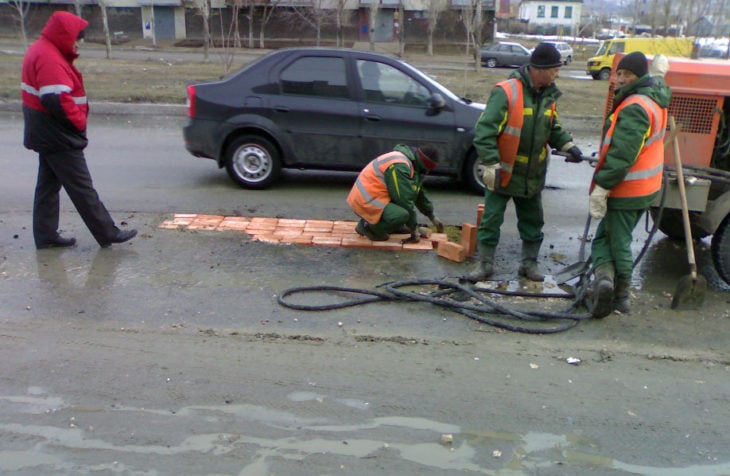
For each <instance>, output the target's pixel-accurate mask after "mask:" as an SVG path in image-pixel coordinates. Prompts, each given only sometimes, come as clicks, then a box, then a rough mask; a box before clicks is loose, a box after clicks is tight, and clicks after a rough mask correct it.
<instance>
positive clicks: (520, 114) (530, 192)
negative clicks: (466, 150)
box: [466, 43, 583, 281]
mask: <svg viewBox="0 0 730 476" xmlns="http://www.w3.org/2000/svg"><path fill="white" fill-rule="evenodd" d="M561 65H562V61H561V59H560V53H559V52H558V50H557V49H556V48H555V47H554V46H553V45H550V44H547V43H540V44H539V45H537V47H536V48H535V50H534V51H533V53H532V56H531V57H530V63H529V64H528V65H525V66H522V67H520V68H519V69H518V70H517V71H515V72H513V73H512V74H511V75H510V76H509V79H507V80H506V81H502V82H500V83H497V85H496V87H494V88H493V89H492V92H491V94H490V96H489V100H488V101H487V107H486V108H485V109H484V112H483V113H482V115H481V116H480V118H479V120H478V121H477V123H476V131H475V137H474V147H475V148H476V150H477V153H478V154H479V159H480V161H481V164H482V165H483V172H482V181H483V182H484V185H485V187H486V190H485V192H484V214H483V215H482V219H481V223H480V225H479V229H478V231H477V248H478V250H479V263H478V266H477V269H476V270H475V271H474V272H472V273H471V274H469V275H468V276H466V279H468V280H470V281H483V280H485V279H487V278H488V277H489V276H491V275H492V274H494V254H495V251H496V248H497V244H498V243H499V236H500V227H501V226H502V223H503V221H504V212H505V209H506V207H507V202H509V200H510V199H512V200H513V201H514V203H515V210H516V212H517V229H518V231H519V234H520V238H521V239H522V260H521V263H520V268H519V275H520V276H523V277H525V278H527V279H529V280H532V281H542V280H543V278H544V276H543V275H542V273H540V271H539V269H538V264H537V257H538V253H539V251H540V245H541V244H542V240H543V232H542V227H543V225H544V221H543V207H542V189H543V188H544V187H545V176H546V174H547V166H548V161H547V158H548V150H549V149H548V145H550V146H554V147H555V148H557V149H560V150H561V151H563V152H567V154H568V157H567V158H566V161H568V162H581V160H582V155H583V154H582V152H581V151H580V149H579V148H578V147H577V146H576V145H575V144H573V142H572V141H573V138H572V137H571V135H570V134H569V133H568V132H566V131H565V130H563V127H562V126H561V125H560V122H559V121H558V114H557V111H556V106H555V102H556V101H557V99H558V97H560V94H561V93H560V91H559V90H558V88H557V87H556V86H555V79H556V78H557V77H558V76H559V72H560V66H561Z"/></svg>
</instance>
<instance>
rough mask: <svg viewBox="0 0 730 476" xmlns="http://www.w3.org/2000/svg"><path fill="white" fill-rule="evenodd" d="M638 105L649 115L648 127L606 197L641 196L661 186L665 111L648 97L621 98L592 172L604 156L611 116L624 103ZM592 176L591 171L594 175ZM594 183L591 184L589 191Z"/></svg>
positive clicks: (609, 138) (614, 124) (608, 140)
mask: <svg viewBox="0 0 730 476" xmlns="http://www.w3.org/2000/svg"><path fill="white" fill-rule="evenodd" d="M632 104H638V105H639V106H641V107H642V108H643V109H644V111H645V112H646V115H647V116H648V117H649V128H648V129H647V130H646V132H645V133H644V143H643V145H642V147H641V150H640V151H639V154H638V156H637V157H636V160H635V161H634V163H633V165H632V166H631V167H630V168H629V172H628V173H627V174H626V177H624V179H623V181H622V182H621V183H619V184H618V185H616V186H615V187H614V188H612V189H611V192H610V193H609V196H610V197H627V198H630V197H644V196H647V195H651V194H652V193H655V192H657V191H658V190H659V189H661V187H662V172H663V170H664V133H665V131H666V128H667V110H666V109H664V108H662V107H660V106H659V105H658V104H657V103H656V102H654V101H653V100H652V99H651V98H649V97H648V96H645V95H643V94H635V95H632V96H629V97H628V98H627V99H626V100H624V101H623V102H622V103H621V104H620V105H619V106H618V107H617V108H616V110H615V111H614V112H613V114H612V115H611V126H610V127H609V128H608V131H607V132H606V136H605V137H604V139H603V144H602V146H601V155H600V157H599V160H598V164H597V165H596V173H598V171H599V170H601V167H603V164H604V163H605V161H606V156H607V155H608V149H609V147H610V145H611V142H612V140H613V133H614V129H615V128H616V122H617V121H616V120H615V118H616V117H617V116H618V114H619V112H620V111H621V110H622V109H623V108H624V107H626V106H630V105H632ZM594 176H595V174H594ZM594 185H595V183H591V190H593V187H594Z"/></svg>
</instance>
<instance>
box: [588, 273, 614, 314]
mask: <svg viewBox="0 0 730 476" xmlns="http://www.w3.org/2000/svg"><path fill="white" fill-rule="evenodd" d="M594 274H595V280H594V281H593V317H597V318H602V317H606V316H608V315H609V314H611V311H613V279H614V274H615V271H614V268H613V263H604V264H602V265H600V266H598V267H597V268H596V269H595V271H594Z"/></svg>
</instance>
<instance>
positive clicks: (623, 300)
mask: <svg viewBox="0 0 730 476" xmlns="http://www.w3.org/2000/svg"><path fill="white" fill-rule="evenodd" d="M630 288H631V278H626V277H623V276H616V288H615V289H614V291H613V308H614V310H616V311H618V312H620V313H621V314H628V313H629V312H631V303H630V300H631V293H630V292H629V289H630Z"/></svg>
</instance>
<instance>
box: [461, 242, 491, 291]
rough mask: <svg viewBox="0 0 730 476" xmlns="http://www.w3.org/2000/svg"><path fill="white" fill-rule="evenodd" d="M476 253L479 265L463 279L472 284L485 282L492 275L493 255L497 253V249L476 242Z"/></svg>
mask: <svg viewBox="0 0 730 476" xmlns="http://www.w3.org/2000/svg"><path fill="white" fill-rule="evenodd" d="M477 251H478V252H479V263H478V264H477V267H476V269H475V270H474V271H472V272H471V273H469V274H467V275H466V276H465V277H464V279H466V280H467V281H471V282H472V283H476V282H479V281H485V280H486V279H487V278H489V277H490V276H491V275H493V274H494V253H495V252H496V251H497V247H496V246H492V245H485V244H484V243H482V242H481V241H477Z"/></svg>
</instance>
